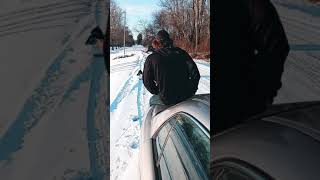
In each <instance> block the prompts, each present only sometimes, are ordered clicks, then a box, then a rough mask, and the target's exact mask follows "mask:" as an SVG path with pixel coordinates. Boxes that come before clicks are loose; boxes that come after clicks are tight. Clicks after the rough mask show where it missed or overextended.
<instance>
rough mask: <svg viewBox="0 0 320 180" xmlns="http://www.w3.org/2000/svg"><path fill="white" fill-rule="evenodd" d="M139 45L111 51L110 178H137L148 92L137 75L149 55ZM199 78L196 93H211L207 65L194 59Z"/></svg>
mask: <svg viewBox="0 0 320 180" xmlns="http://www.w3.org/2000/svg"><path fill="white" fill-rule="evenodd" d="M143 51H145V49H144V48H143V47H140V46H136V47H132V48H129V49H127V50H126V54H127V55H133V56H131V57H128V58H125V59H124V58H117V57H119V56H122V55H123V51H121V50H118V51H114V52H111V55H110V60H111V67H110V68H111V74H110V87H111V89H110V91H111V92H110V136H111V139H110V154H111V157H110V158H111V160H110V165H111V167H110V173H111V179H112V180H126V179H131V180H136V179H139V171H138V169H139V168H138V151H139V136H140V126H141V120H142V117H143V115H144V114H145V112H146V111H147V109H148V107H149V104H148V103H149V98H150V97H151V94H150V93H149V92H148V91H147V90H146V89H145V88H144V86H143V83H142V80H140V79H139V77H138V76H137V75H136V74H137V73H138V71H139V70H140V69H141V70H143V64H144V61H145V59H146V57H147V56H148V54H146V53H144V52H143ZM196 62H197V65H198V68H199V71H200V74H201V79H200V83H199V89H198V92H197V94H200V93H209V92H210V64H209V63H207V62H204V61H198V60H196Z"/></svg>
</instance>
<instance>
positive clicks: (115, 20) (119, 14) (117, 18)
mask: <svg viewBox="0 0 320 180" xmlns="http://www.w3.org/2000/svg"><path fill="white" fill-rule="evenodd" d="M124 16H125V12H124V10H123V9H121V8H120V7H119V5H118V4H117V3H116V2H115V1H114V0H111V1H110V46H111V47H112V48H114V47H121V46H123V41H124V36H125V45H126V46H132V45H134V44H135V42H134V39H133V36H132V32H131V30H130V29H129V28H128V26H125V25H124ZM124 31H125V33H124Z"/></svg>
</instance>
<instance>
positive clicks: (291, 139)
mask: <svg viewBox="0 0 320 180" xmlns="http://www.w3.org/2000/svg"><path fill="white" fill-rule="evenodd" d="M213 142H214V143H213V144H211V148H212V156H211V160H210V163H211V164H210V172H211V174H212V176H213V179H214V180H270V179H276V180H288V179H290V180H302V179H303V180H304V179H305V180H318V179H320V167H319V163H320V155H319V153H320V102H303V103H292V104H279V105H275V106H273V107H272V108H271V109H269V110H268V111H267V112H265V113H263V114H261V115H259V116H257V117H255V118H254V119H251V120H250V121H248V122H246V123H244V124H241V125H238V126H236V127H233V128H232V129H228V130H226V131H224V132H222V133H220V134H217V135H214V136H213Z"/></svg>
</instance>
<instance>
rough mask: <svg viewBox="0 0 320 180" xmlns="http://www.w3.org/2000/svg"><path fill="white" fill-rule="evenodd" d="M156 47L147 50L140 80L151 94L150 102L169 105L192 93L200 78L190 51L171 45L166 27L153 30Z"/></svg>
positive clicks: (196, 87) (190, 95) (188, 96)
mask: <svg viewBox="0 0 320 180" xmlns="http://www.w3.org/2000/svg"><path fill="white" fill-rule="evenodd" d="M155 41H156V42H155V44H156V43H158V45H159V48H158V49H156V50H155V51H154V52H153V53H152V54H150V55H149V56H148V57H147V59H146V61H145V63H144V69H143V75H142V79H143V84H144V86H145V87H146V89H147V90H148V91H149V92H150V93H151V94H153V95H154V96H152V97H151V99H150V105H152V104H162V105H163V104H164V105H172V104H176V103H179V102H181V101H183V100H185V99H187V98H190V97H192V96H193V95H194V94H195V93H196V91H197V89H198V84H199V80H200V73H199V70H198V68H197V65H196V64H195V62H194V61H193V59H192V58H191V57H190V55H189V54H188V53H187V52H186V51H184V50H182V49H181V48H178V47H174V46H173V42H172V40H171V38H170V36H169V34H168V32H167V31H165V30H161V31H159V32H158V33H157V35H156V38H155Z"/></svg>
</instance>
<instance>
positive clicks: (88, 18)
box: [0, 0, 109, 180]
mask: <svg viewBox="0 0 320 180" xmlns="http://www.w3.org/2000/svg"><path fill="white" fill-rule="evenodd" d="M105 2H106V1H103V0H102V1H100V0H99V1H98V0H93V1H83V0H79V1H76V0H58V1H54V2H52V1H49V0H41V1H40V0H34V1H32V2H30V1H19V0H14V1H12V0H7V1H5V2H1V3H3V4H4V5H5V7H6V9H1V12H0V40H1V41H0V48H1V53H0V57H1V65H0V72H1V75H0V77H1V82H6V85H4V86H2V88H1V93H0V99H1V102H0V103H1V107H2V109H1V114H0V115H1V118H0V177H1V178H0V179H8V180H9V179H10V180H21V179H23V180H34V179H46V180H69V179H70V180H71V179H72V180H73V179H94V180H103V179H105V177H107V176H108V175H109V169H108V168H107V167H106V165H107V164H108V161H109V159H108V158H109V150H108V148H107V147H108V139H109V134H108V132H109V131H108V129H109V121H108V117H107V115H108V113H107V111H106V110H107V105H108V104H106V102H108V100H107V98H108V94H109V92H108V91H107V90H108V87H107V81H108V79H107V75H106V73H105V65H104V59H103V58H102V57H94V56H93V55H92V51H91V48H89V47H86V46H85V45H84V42H85V41H86V39H87V37H88V36H89V34H90V31H91V29H93V28H94V27H95V26H96V25H97V23H98V21H101V19H103V18H101V16H103V15H102V14H101V7H102V6H103V7H104V8H105V9H106V4H104V3H105ZM2 7H4V6H2ZM98 17H99V18H98Z"/></svg>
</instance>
